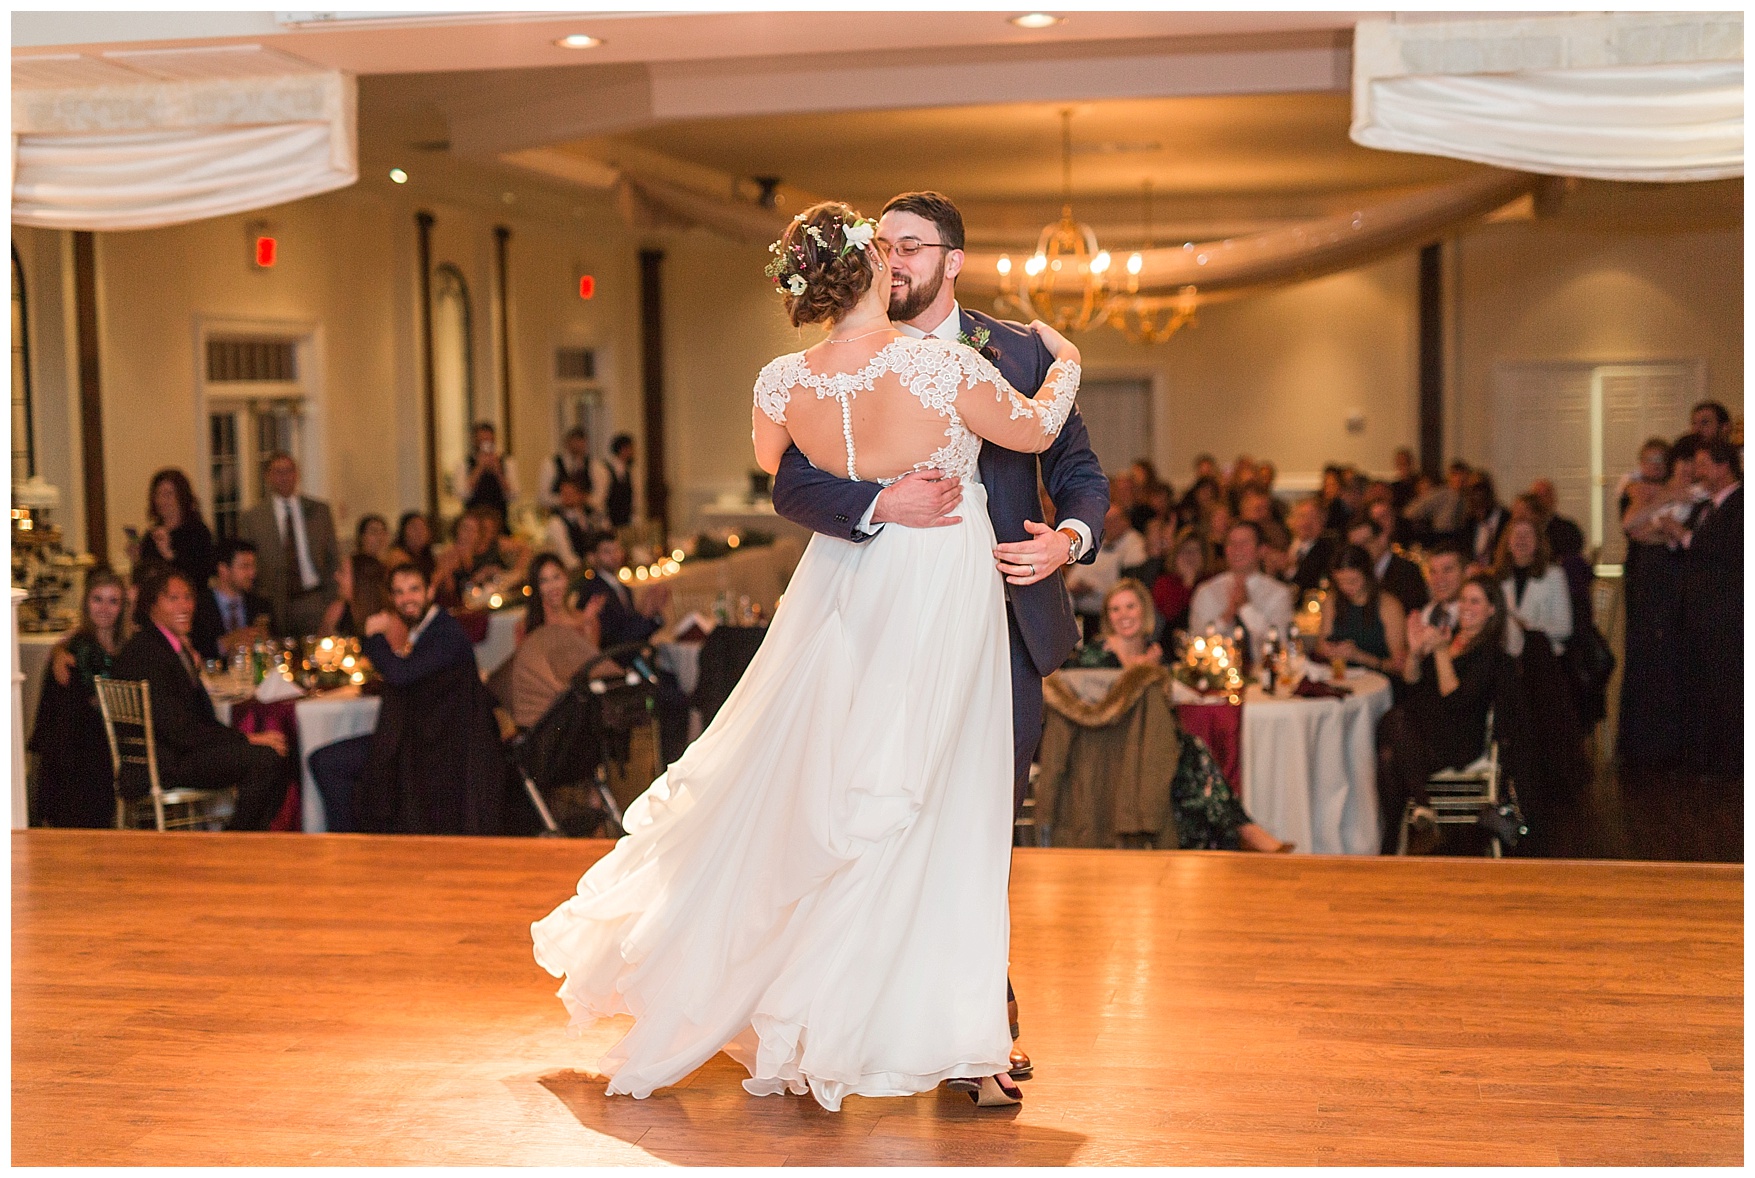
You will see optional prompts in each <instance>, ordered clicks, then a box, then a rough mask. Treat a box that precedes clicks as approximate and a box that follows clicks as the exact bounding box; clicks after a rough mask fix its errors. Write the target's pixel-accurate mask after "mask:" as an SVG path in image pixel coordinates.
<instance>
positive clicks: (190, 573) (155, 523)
mask: <svg viewBox="0 0 1755 1178" xmlns="http://www.w3.org/2000/svg"><path fill="white" fill-rule="evenodd" d="M167 564H168V565H170V566H171V567H173V568H175V569H178V570H179V571H181V572H182V574H183V575H184V576H185V577H187V578H189V584H190V585H192V586H194V588H195V592H196V593H200V592H201V590H203V589H205V588H206V587H207V582H208V581H209V580H210V579H211V578H212V577H213V570H214V567H215V566H216V564H217V561H216V559H215V556H214V551H213V533H212V532H211V531H209V530H208V527H207V524H206V522H205V521H204V520H202V518H201V509H200V507H198V506H196V503H195V489H194V488H193V487H191V486H190V485H189V476H188V475H186V474H184V473H183V472H182V471H180V470H178V469H177V468H176V467H174V466H167V467H166V468H165V469H163V470H161V471H159V472H158V473H156V474H154V475H153V476H152V481H151V482H150V483H148V484H147V492H146V535H145V536H144V537H142V538H141V540H140V551H139V554H138V555H135V556H134V579H135V580H136V581H138V580H139V579H140V577H141V575H142V574H143V573H144V572H145V571H146V570H147V569H148V568H150V567H152V566H153V565H167Z"/></svg>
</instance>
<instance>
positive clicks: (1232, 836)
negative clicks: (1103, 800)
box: [1044, 578, 1293, 852]
mask: <svg viewBox="0 0 1755 1178" xmlns="http://www.w3.org/2000/svg"><path fill="white" fill-rule="evenodd" d="M1156 629H1157V627H1156V617H1155V614H1154V611H1153V608H1152V601H1151V595H1150V594H1148V593H1147V592H1146V587H1145V586H1144V585H1142V584H1140V583H1139V582H1138V581H1135V580H1132V579H1130V578H1123V579H1122V580H1120V581H1118V582H1116V584H1115V585H1114V587H1112V588H1111V589H1110V590H1109V592H1108V594H1106V595H1105V597H1104V601H1103V634H1102V636H1101V638H1100V639H1098V640H1095V641H1091V642H1084V643H1081V644H1080V645H1079V646H1078V647H1077V648H1076V649H1075V650H1074V651H1073V654H1072V656H1071V657H1070V658H1068V659H1067V662H1066V667H1068V668H1070V669H1113V670H1124V671H1128V670H1132V669H1133V668H1136V667H1162V666H1163V663H1164V652H1163V647H1162V646H1161V645H1160V643H1159V642H1157V641H1156V640H1154V638H1153V634H1154V632H1155V630H1156ZM1117 687H1118V689H1119V696H1120V699H1117V692H1115V691H1112V694H1111V697H1110V698H1109V699H1107V700H1105V701H1104V703H1103V704H1100V705H1097V706H1096V707H1094V708H1089V709H1085V708H1080V707H1079V705H1077V704H1075V703H1073V702H1072V701H1069V700H1066V699H1064V698H1063V697H1062V696H1061V695H1060V693H1058V692H1052V691H1051V692H1050V696H1051V699H1052V700H1053V703H1052V704H1051V711H1055V712H1058V713H1059V714H1058V715H1055V716H1054V718H1053V719H1052V720H1050V721H1049V726H1050V727H1051V728H1053V729H1054V730H1055V731H1054V736H1053V737H1052V738H1051V739H1050V740H1048V742H1047V750H1046V755H1047V757H1048V761H1047V762H1046V763H1045V764H1046V765H1047V767H1048V771H1049V772H1050V774H1051V776H1052V778H1053V780H1051V781H1049V782H1048V784H1047V786H1046V788H1045V790H1044V793H1045V794H1047V793H1051V792H1054V791H1055V789H1056V787H1057V786H1058V785H1059V784H1060V780H1061V778H1062V777H1065V778H1066V779H1067V784H1068V786H1069V787H1070V788H1071V791H1072V795H1073V796H1072V797H1070V798H1068V799H1067V801H1068V802H1070V803H1071V804H1073V805H1075V806H1076V805H1078V804H1079V799H1080V798H1081V797H1082V796H1083V795H1084V794H1085V793H1086V792H1087V791H1086V790H1084V789H1083V788H1081V785H1082V784H1088V782H1086V781H1085V779H1086V778H1088V777H1089V776H1090V774H1091V772H1092V771H1093V770H1097V771H1098V772H1099V773H1101V769H1102V767H1101V766H1092V765H1069V764H1068V763H1067V760H1068V754H1069V753H1070V752H1072V751H1073V750H1071V749H1069V748H1068V746H1067V738H1069V737H1072V738H1073V739H1075V740H1078V741H1080V742H1097V743H1094V744H1091V745H1090V746H1089V747H1087V748H1086V749H1085V750H1084V751H1085V752H1086V753H1090V752H1092V751H1093V750H1094V749H1095V748H1096V747H1097V744H1098V743H1100V744H1102V745H1103V746H1104V747H1105V748H1107V749H1108V750H1109V751H1110V752H1111V753H1113V752H1115V751H1116V750H1115V748H1114V746H1113V744H1112V742H1114V741H1117V740H1119V741H1122V742H1126V741H1130V740H1135V739H1136V738H1137V739H1143V740H1145V741H1146V742H1147V743H1146V744H1145V745H1135V746H1134V750H1133V752H1134V757H1133V760H1135V761H1136V762H1137V761H1138V760H1140V759H1142V758H1145V759H1149V757H1150V756H1151V755H1152V754H1153V753H1154V751H1155V752H1157V753H1160V754H1163V755H1166V756H1167V755H1168V754H1167V752H1165V750H1163V749H1157V750H1154V749H1153V747H1152V745H1151V741H1152V739H1153V733H1154V732H1160V736H1159V739H1164V740H1170V739H1175V740H1179V741H1180V749H1179V754H1178V756H1177V764H1176V768H1175V771H1174V775H1173V777H1172V778H1171V781H1170V798H1169V801H1170V804H1171V805H1172V807H1173V808H1174V825H1175V829H1176V836H1177V843H1176V845H1177V846H1178V847H1180V848H1181V849H1182V850H1201V849H1206V848H1217V849H1222V850H1232V851H1235V850H1246V851H1269V852H1285V851H1290V850H1292V849H1293V846H1292V844H1291V843H1282V842H1281V841H1280V840H1279V839H1277V838H1275V837H1274V836H1273V835H1271V834H1269V833H1268V832H1267V831H1266V830H1264V829H1263V828H1262V827H1260V826H1258V825H1256V823H1255V822H1254V821H1252V820H1251V819H1250V817H1249V815H1248V814H1247V813H1245V812H1244V809H1243V806H1242V804H1241V803H1240V802H1239V801H1238V800H1237V797H1236V795H1235V794H1234V793H1233V792H1232V790H1231V788H1230V787H1229V786H1228V785H1227V784H1226V782H1225V779H1224V775H1223V774H1222V773H1221V772H1220V771H1219V768H1218V765H1217V764H1216V763H1215V761H1214V760H1213V755H1212V752H1211V750H1209V749H1208V748H1207V746H1206V744H1205V743H1204V742H1202V741H1201V740H1200V739H1199V738H1198V737H1195V736H1192V735H1190V734H1188V733H1186V732H1179V733H1176V734H1171V735H1169V736H1164V735H1162V734H1161V731H1160V729H1158V728H1154V727H1152V726H1150V725H1148V726H1147V727H1144V728H1140V729H1138V730H1137V731H1136V730H1135V728H1134V727H1133V726H1132V725H1131V724H1128V725H1126V726H1124V727H1121V728H1117V727H1116V725H1115V724H1114V722H1113V721H1114V720H1115V719H1116V718H1118V716H1119V713H1118V715H1117V716H1116V717H1109V716H1102V715H1099V713H1102V712H1104V711H1115V710H1116V708H1117V707H1118V706H1119V704H1120V701H1121V700H1122V699H1126V698H1127V696H1128V686H1127V684H1126V683H1125V681H1121V682H1118V684H1117ZM1134 704H1135V705H1137V704H1138V700H1137V699H1135V700H1134ZM1067 711H1075V712H1078V713H1079V714H1080V716H1081V720H1080V721H1079V723H1080V726H1081V727H1083V728H1085V729H1087V731H1085V732H1084V733H1083V734H1080V735H1077V736H1074V734H1073V733H1071V731H1070V730H1069V729H1068V728H1067V727H1066V726H1065V724H1064V720H1066V719H1071V718H1072V717H1070V716H1067V715H1066V712H1067ZM1169 716H1170V714H1166V718H1167V719H1168V718H1169ZM1171 727H1173V728H1176V729H1179V728H1180V725H1177V724H1174V723H1173V722H1172V724H1171ZM1091 728H1104V729H1108V730H1109V735H1108V736H1099V735H1097V734H1096V733H1095V732H1092V731H1089V729H1091ZM1126 759H1127V758H1123V760H1124V761H1125V760H1126ZM1137 768H1142V767H1141V766H1137V765H1136V769H1137ZM1110 776H1114V775H1110ZM1121 776H1127V775H1126V774H1125V773H1123V774H1121ZM1161 780H1162V779H1161V778H1159V781H1160V782H1161ZM1109 784H1110V785H1111V786H1113V785H1114V782H1113V781H1111V782H1110V783H1109ZM1160 788H1161V786H1160ZM1056 801H1058V799H1056ZM1050 822H1051V825H1053V824H1055V823H1054V822H1053V820H1052V819H1051V820H1050ZM1098 825H1099V826H1100V825H1101V821H1100V820H1099V823H1098ZM1074 826H1075V828H1078V827H1079V826H1080V824H1079V823H1077V822H1075V823H1074ZM1113 833H1114V836H1115V839H1116V845H1118V846H1122V847H1150V846H1153V845H1157V844H1158V843H1159V842H1160V840H1161V837H1162V832H1161V831H1158V832H1154V833H1153V834H1150V835H1147V834H1141V833H1140V832H1136V831H1121V830H1118V831H1115V832H1113ZM1084 843H1085V840H1083V839H1077V840H1075V842H1073V843H1061V842H1058V841H1057V843H1056V845H1084Z"/></svg>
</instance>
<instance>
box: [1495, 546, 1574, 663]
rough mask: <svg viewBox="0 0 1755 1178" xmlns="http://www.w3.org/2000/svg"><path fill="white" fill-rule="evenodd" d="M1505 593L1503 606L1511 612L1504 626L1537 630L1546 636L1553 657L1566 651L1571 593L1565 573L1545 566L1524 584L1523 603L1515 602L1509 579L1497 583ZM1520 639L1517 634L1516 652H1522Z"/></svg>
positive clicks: (1568, 636) (1570, 632) (1512, 582)
mask: <svg viewBox="0 0 1755 1178" xmlns="http://www.w3.org/2000/svg"><path fill="white" fill-rule="evenodd" d="M1499 588H1500V589H1501V590H1502V591H1504V593H1505V605H1506V608H1507V609H1508V610H1510V611H1511V617H1510V618H1508V619H1507V621H1508V622H1515V623H1516V624H1517V625H1518V626H1519V627H1520V629H1521V630H1540V631H1541V632H1542V633H1544V634H1546V635H1547V636H1548V641H1549V642H1550V643H1551V644H1552V645H1553V647H1554V653H1555V654H1561V653H1563V652H1564V651H1565V650H1566V640H1567V639H1569V638H1571V637H1572V592H1571V590H1570V589H1569V588H1568V587H1567V585H1566V573H1565V571H1564V570H1562V569H1561V568H1560V566H1559V565H1557V564H1551V565H1549V566H1548V571H1547V572H1545V573H1543V574H1542V575H1541V576H1540V577H1531V578H1530V579H1529V580H1528V581H1527V582H1525V584H1524V589H1523V600H1522V601H1521V602H1520V601H1518V600H1517V582H1516V581H1515V580H1513V579H1512V578H1510V577H1507V578H1505V580H1503V581H1501V582H1500V583H1499ZM1522 639H1523V635H1522V633H1521V632H1520V633H1519V634H1518V642H1517V647H1518V649H1517V651H1516V652H1514V653H1518V654H1521V653H1522V652H1523V641H1522Z"/></svg>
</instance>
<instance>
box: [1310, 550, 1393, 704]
mask: <svg viewBox="0 0 1755 1178" xmlns="http://www.w3.org/2000/svg"><path fill="white" fill-rule="evenodd" d="M1375 565H1376V562H1375V561H1373V560H1372V559H1371V554H1370V553H1369V552H1367V551H1365V550H1364V549H1363V548H1361V547H1359V546H1358V545H1357V544H1349V545H1347V547H1346V549H1345V550H1343V551H1342V552H1341V556H1340V559H1339V560H1337V561H1336V562H1335V567H1334V571H1333V572H1332V573H1330V574H1329V580H1330V581H1331V583H1332V584H1333V585H1334V588H1335V591H1334V592H1333V593H1331V594H1329V596H1328V600H1327V601H1325V602H1324V603H1323V610H1322V640H1321V641H1320V642H1318V643H1317V646H1316V653H1317V654H1318V655H1320V656H1321V657H1323V658H1325V659H1341V660H1343V661H1345V662H1347V663H1348V664H1350V665H1352V666H1355V667H1365V668H1368V669H1370V670H1373V671H1381V672H1382V673H1383V674H1385V675H1398V674H1400V673H1401V669H1402V662H1403V660H1404V659H1405V658H1406V657H1407V653H1408V648H1407V624H1408V623H1407V615H1406V614H1405V613H1404V612H1403V610H1402V606H1401V602H1399V601H1397V600H1396V599H1395V598H1394V597H1391V596H1390V595H1389V594H1388V593H1385V592H1384V591H1383V590H1382V588H1381V587H1380V586H1379V585H1378V584H1377V574H1376V572H1375V571H1374V570H1375Z"/></svg>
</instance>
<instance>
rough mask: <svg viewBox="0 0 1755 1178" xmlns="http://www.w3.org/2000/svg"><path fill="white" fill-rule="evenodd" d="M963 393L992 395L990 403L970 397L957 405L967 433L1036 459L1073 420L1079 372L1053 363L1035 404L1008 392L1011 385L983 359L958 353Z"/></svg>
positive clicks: (1064, 362)
mask: <svg viewBox="0 0 1755 1178" xmlns="http://www.w3.org/2000/svg"><path fill="white" fill-rule="evenodd" d="M957 353H958V354H957V357H956V359H957V363H958V366H959V368H960V370H961V375H962V381H961V382H960V383H961V384H962V386H963V387H965V388H967V389H968V390H969V391H970V392H978V391H979V392H985V391H986V390H987V389H992V390H993V400H992V401H991V402H989V401H988V399H987V398H986V397H984V396H976V397H971V398H969V399H967V400H963V401H961V402H960V403H959V405H958V410H959V412H960V413H961V414H962V417H963V419H964V420H965V421H966V422H968V424H969V428H970V429H971V430H972V431H974V432H975V433H977V434H979V435H980V436H981V437H983V438H986V439H987V440H988V441H991V442H995V443H997V444H999V445H1001V446H1004V447H1005V448H1006V449H1008V450H1021V451H1024V452H1025V453H1036V454H1039V453H1041V452H1042V451H1043V450H1046V449H1048V447H1049V446H1051V445H1053V444H1054V439H1055V438H1056V437H1058V436H1059V435H1060V428H1061V427H1062V426H1063V425H1065V424H1066V419H1067V418H1068V417H1070V416H1072V409H1073V401H1074V399H1075V398H1076V397H1077V396H1078V391H1079V366H1078V365H1077V364H1075V363H1073V362H1071V361H1069V360H1056V361H1055V362H1054V363H1053V365H1051V366H1050V367H1049V369H1048V373H1047V375H1046V377H1045V378H1044V379H1043V381H1042V388H1041V390H1040V391H1039V392H1038V393H1037V394H1036V397H1035V399H1034V400H1032V399H1030V398H1029V397H1026V396H1024V395H1023V394H1021V393H1019V392H1018V391H1017V390H1016V389H1014V388H1012V386H1011V384H1010V382H1008V381H1007V380H1006V378H1005V377H1004V376H1003V375H1002V374H1001V373H1000V371H999V369H997V368H995V367H994V366H993V364H992V363H991V362H989V361H988V360H987V359H986V357H984V356H982V355H981V354H980V353H978V352H976V351H974V350H973V349H971V348H959V349H957Z"/></svg>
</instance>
